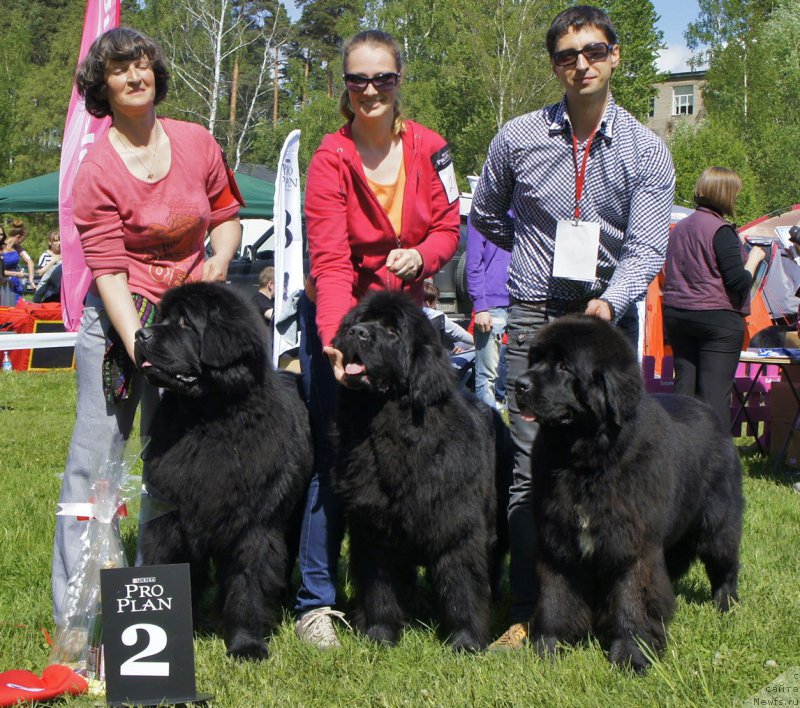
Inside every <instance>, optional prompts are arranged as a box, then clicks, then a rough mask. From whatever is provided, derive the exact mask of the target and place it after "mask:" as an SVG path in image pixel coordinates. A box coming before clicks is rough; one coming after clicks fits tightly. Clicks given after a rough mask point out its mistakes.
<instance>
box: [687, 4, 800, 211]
mask: <svg viewBox="0 0 800 708" xmlns="http://www.w3.org/2000/svg"><path fill="white" fill-rule="evenodd" d="M799 12H800V2H798V0H781V1H780V2H778V3H775V4H774V5H771V4H767V3H766V2H762V1H759V2H748V1H745V0H724V1H723V0H716V1H715V2H714V3H711V2H710V0H704V1H703V2H701V16H700V18H699V19H698V21H697V23H695V24H694V25H692V26H690V28H689V30H688V31H687V38H692V40H693V41H694V42H696V43H699V42H701V41H702V42H707V43H709V51H708V52H707V53H706V56H708V57H709V58H710V65H709V68H708V73H707V76H706V79H707V84H706V87H705V91H704V94H703V95H704V101H705V106H706V109H707V111H708V116H709V118H708V120H707V121H705V122H704V124H703V125H702V127H701V128H700V129H699V130H698V132H697V134H696V135H694V136H693V135H692V134H691V133H688V132H685V134H683V135H681V136H680V137H679V139H678V136H676V139H675V140H673V141H672V143H671V145H672V146H673V156H674V157H675V161H676V169H677V170H678V184H679V187H678V193H679V194H685V193H686V189H685V187H686V185H682V181H683V182H686V183H687V184H688V182H689V177H688V176H686V175H682V174H681V171H682V170H683V169H687V168H688V165H689V164H690V163H689V162H688V161H687V160H685V159H684V158H683V156H682V155H681V154H680V153H681V152H682V153H684V154H692V155H693V156H694V157H695V158H696V159H698V160H700V162H699V163H698V167H700V169H702V167H706V166H708V165H710V164H714V162H716V163H718V164H728V165H729V166H731V167H733V168H734V169H737V171H738V170H740V168H741V169H745V168H744V165H745V164H746V165H747V168H746V172H745V173H742V172H740V174H742V177H743V179H745V190H744V191H743V193H742V196H741V197H740V203H739V206H740V210H741V212H742V215H743V216H744V215H747V216H751V217H755V216H760V215H761V214H764V213H767V212H771V211H774V210H777V209H783V208H785V207H787V206H789V205H791V204H794V203H796V202H797V201H798V193H800V153H799V152H798V150H797V148H796V145H797V135H798V130H799V129H800V98H799V97H798V93H797V85H798V82H800V58H799V57H800V53H799V52H798V49H800V39H798V38H799V37H800V20H798V13H799ZM742 18H745V20H746V21H743V20H742ZM715 28H716V30H718V32H717V34H714V32H715ZM776 48H779V51H776ZM692 142H694V143H695V144H694V146H692V145H691V143H692ZM676 151H677V152H676ZM679 162H680V163H682V165H681V166H680V167H679ZM696 172H699V170H696ZM696 172H693V173H692V174H696Z"/></svg>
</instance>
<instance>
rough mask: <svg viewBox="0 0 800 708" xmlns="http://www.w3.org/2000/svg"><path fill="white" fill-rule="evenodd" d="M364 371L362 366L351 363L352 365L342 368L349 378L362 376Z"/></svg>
mask: <svg viewBox="0 0 800 708" xmlns="http://www.w3.org/2000/svg"><path fill="white" fill-rule="evenodd" d="M365 371H366V369H365V368H364V365H363V364H356V363H355V362H353V363H352V364H348V365H347V366H345V367H344V373H346V374H350V375H351V376H358V375H359V374H363V373H364V372H365Z"/></svg>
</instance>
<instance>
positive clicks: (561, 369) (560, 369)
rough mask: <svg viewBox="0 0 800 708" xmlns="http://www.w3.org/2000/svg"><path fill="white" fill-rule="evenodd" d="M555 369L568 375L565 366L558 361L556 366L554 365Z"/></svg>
mask: <svg viewBox="0 0 800 708" xmlns="http://www.w3.org/2000/svg"><path fill="white" fill-rule="evenodd" d="M556 368H557V369H558V370H559V371H565V372H567V373H569V369H568V368H567V365H566V364H565V363H564V362H563V361H559V362H558V364H556Z"/></svg>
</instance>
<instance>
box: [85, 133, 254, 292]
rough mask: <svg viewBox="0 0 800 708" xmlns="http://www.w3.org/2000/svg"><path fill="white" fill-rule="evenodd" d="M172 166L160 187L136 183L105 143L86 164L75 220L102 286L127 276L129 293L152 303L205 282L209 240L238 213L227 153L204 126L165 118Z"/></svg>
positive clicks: (106, 140)
mask: <svg viewBox="0 0 800 708" xmlns="http://www.w3.org/2000/svg"><path fill="white" fill-rule="evenodd" d="M159 120H160V122H161V126H162V127H163V129H164V132H165V133H166V135H167V137H168V138H169V141H170V147H171V153H172V162H171V165H170V168H169V171H168V172H167V174H166V175H165V176H164V177H163V178H161V179H160V180H158V181H156V182H145V181H143V180H141V179H139V178H137V177H134V176H133V175H132V174H131V173H130V172H129V171H128V168H127V167H126V166H125V163H124V162H123V161H122V158H120V156H119V155H118V154H117V152H116V150H114V148H113V146H112V145H111V143H110V141H109V138H108V134H106V135H104V136H103V137H102V138H101V139H100V140H99V141H98V142H97V143H96V144H95V145H94V146H93V147H92V148H91V149H90V150H89V152H88V154H87V155H86V157H85V158H84V159H83V162H81V165H80V168H79V169H78V173H77V175H76V177H75V185H74V187H73V191H72V198H73V216H74V220H75V225H76V227H77V229H78V232H79V234H80V237H81V245H82V247H83V254H84V258H85V259H86V265H87V266H88V267H89V269H90V270H91V271H92V276H93V277H94V278H97V277H99V276H101V275H104V274H107V273H127V275H128V287H129V288H130V290H131V292H133V293H138V294H140V295H144V296H145V297H147V298H148V299H150V300H152V301H153V302H158V301H160V300H161V298H162V296H163V295H164V293H165V292H166V291H167V290H168V289H169V288H173V287H176V286H178V285H181V284H182V283H186V282H191V281H195V280H200V276H201V272H202V267H203V261H204V259H205V249H204V240H205V236H206V233H207V232H208V231H209V230H210V229H213V228H214V227H216V226H218V225H219V224H221V223H222V222H224V221H227V220H229V219H231V218H233V217H235V216H236V215H237V214H238V213H239V203H238V202H237V201H236V200H235V199H233V198H231V199H225V198H224V197H223V199H222V201H223V202H225V205H224V206H221V207H218V208H216V209H214V210H212V208H211V204H214V203H215V202H216V201H217V199H218V198H219V197H220V196H221V195H224V193H225V191H226V190H227V189H228V177H227V172H226V170H225V163H224V161H223V157H222V151H221V150H220V147H219V145H218V144H217V142H216V140H214V138H213V137H212V136H211V134H210V133H209V132H208V131H207V130H206V129H205V128H203V127H202V126H199V125H195V124H194V123H185V122H183V121H176V120H170V119H168V118H159Z"/></svg>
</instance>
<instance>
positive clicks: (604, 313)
mask: <svg viewBox="0 0 800 708" xmlns="http://www.w3.org/2000/svg"><path fill="white" fill-rule="evenodd" d="M586 314H587V315H591V316H592V317H597V318H599V319H601V320H605V321H606V322H611V318H612V317H613V313H612V312H611V306H610V305H609V304H608V303H607V302H605V301H604V300H589V304H588V305H587V306H586Z"/></svg>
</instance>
